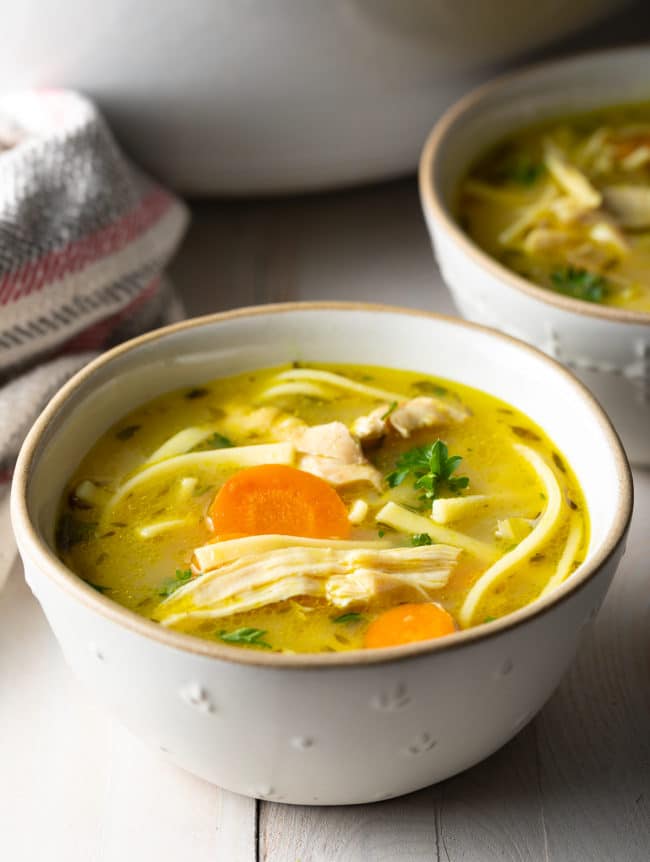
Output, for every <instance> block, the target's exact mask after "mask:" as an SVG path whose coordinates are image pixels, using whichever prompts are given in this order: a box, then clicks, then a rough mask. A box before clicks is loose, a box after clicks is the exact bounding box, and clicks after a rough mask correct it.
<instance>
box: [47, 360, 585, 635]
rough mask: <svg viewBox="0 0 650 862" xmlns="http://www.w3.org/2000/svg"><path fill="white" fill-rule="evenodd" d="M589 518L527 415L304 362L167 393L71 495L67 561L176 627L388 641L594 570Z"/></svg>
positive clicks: (433, 629)
mask: <svg viewBox="0 0 650 862" xmlns="http://www.w3.org/2000/svg"><path fill="white" fill-rule="evenodd" d="M587 539H588V519H587V513H586V511H585V508H584V501H583V497H582V494H581V492H580V489H579V487H578V485H577V484H576V480H575V478H574V476H573V474H572V472H571V469H570V466H569V465H568V464H567V463H566V462H565V460H564V458H563V456H562V454H561V453H559V452H558V451H557V449H556V448H555V447H554V446H553V444H552V442H551V441H550V440H549V439H548V437H546V435H545V434H544V432H543V431H542V430H541V429H540V428H538V427H537V426H536V425H534V424H533V423H532V422H531V421H530V420H529V419H528V418H527V417H526V416H524V415H523V414H521V413H520V412H518V411H517V410H515V409H514V408H512V407H510V406H509V405H507V404H504V403H503V402H501V401H499V400H497V399H496V398H493V397H491V396H489V395H486V394H485V393H482V392H479V391H477V390H475V389H470V388H469V387H466V386H461V385H459V384H456V383H449V382H447V381H445V380H437V379H434V378H431V377H427V376H424V375H422V374H420V373H413V372H405V371H396V370H390V369H384V368H376V367H357V366H336V367H334V366H326V365H309V366H307V365H295V366H291V367H282V368H270V369H263V370H260V371H255V372H250V373H247V374H242V375H239V376H237V377H230V378H225V379H219V380H215V381H212V382H210V383H206V384H202V385H200V386H197V387H195V388H189V389H185V390H182V391H177V392H172V393H169V394H166V395H163V396H161V397H159V398H157V399H155V400H153V401H151V402H149V403H148V404H145V405H144V406H142V407H141V408H139V409H137V410H135V411H134V412H132V413H131V414H129V415H128V416H127V417H125V418H124V419H122V420H121V421H119V422H118V423H117V424H116V425H115V426H114V427H113V428H111V429H110V430H109V431H108V432H107V433H106V434H105V435H104V436H103V437H102V438H101V439H100V440H99V441H98V442H97V444H96V445H95V446H94V447H93V449H92V450H91V451H90V452H89V453H88V455H87V456H86V457H85V458H84V459H83V461H82V463H81V464H80V466H79V468H78V469H77V471H76V472H75V475H74V476H73V477H72V479H71V481H70V483H69V486H68V488H67V490H66V494H65V497H64V499H63V501H62V506H61V513H60V518H59V522H58V531H57V546H58V553H59V554H60V556H61V559H62V560H63V561H64V562H65V563H67V564H68V565H69V566H70V568H71V569H72V570H73V571H75V572H76V573H78V575H79V576H80V577H81V578H83V579H84V580H86V581H87V582H88V583H89V584H90V585H91V586H92V587H94V588H95V589H96V590H99V591H100V592H101V593H104V594H105V595H106V596H108V597H110V598H111V599H113V600H115V601H116V602H119V603H121V604H122V605H125V606H126V607H128V608H131V609H132V610H134V611H136V612H137V613H139V614H142V615H143V616H146V617H149V618H150V619H152V620H155V621H157V622H158V623H159V624H160V625H162V626H167V627H170V628H173V629H178V630H180V631H184V632H189V633H191V634H194V635H197V636H199V637H202V638H207V639H210V640H216V641H219V642H221V643H227V644H232V645H236V646H240V647H242V648H247V649H266V650H277V651H284V652H291V651H295V652H323V651H338V650H349V649H357V648H375V647H381V646H389V645H396V644H401V643H407V642H409V641H414V640H422V639H428V638H433V637H439V636H441V635H447V634H450V633H452V632H454V631H455V630H457V629H460V628H466V627H470V626H476V625H482V624H485V623H486V622H489V621H491V620H494V619H497V618H499V617H501V616H503V615H504V614H507V613H509V612H511V611H513V610H515V609H517V608H520V607H522V606H524V605H526V604H527V603H528V602H530V601H532V600H533V599H535V598H537V597H538V596H540V595H542V594H544V593H545V592H547V591H549V590H552V589H553V588H554V587H555V586H557V585H558V584H559V583H561V581H562V580H563V579H564V578H565V577H567V576H568V575H569V574H570V573H571V572H572V571H573V570H574V569H575V567H576V566H577V565H578V563H579V562H580V561H581V560H582V558H583V555H584V553H585V548H586V545H587Z"/></svg>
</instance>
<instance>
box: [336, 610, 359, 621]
mask: <svg viewBox="0 0 650 862" xmlns="http://www.w3.org/2000/svg"><path fill="white" fill-rule="evenodd" d="M362 619H363V616H362V615H361V614H357V613H354V612H350V613H348V614H341V615H340V616H338V617H332V622H333V623H358V622H361V620H362Z"/></svg>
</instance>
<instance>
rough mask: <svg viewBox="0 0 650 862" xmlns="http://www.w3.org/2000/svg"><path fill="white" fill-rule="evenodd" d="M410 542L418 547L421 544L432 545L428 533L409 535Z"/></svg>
mask: <svg viewBox="0 0 650 862" xmlns="http://www.w3.org/2000/svg"><path fill="white" fill-rule="evenodd" d="M411 544H412V545H413V547H414V548H419V547H421V546H422V545H433V539H432V538H431V536H430V535H429V534H428V533H415V534H414V535H413V536H411Z"/></svg>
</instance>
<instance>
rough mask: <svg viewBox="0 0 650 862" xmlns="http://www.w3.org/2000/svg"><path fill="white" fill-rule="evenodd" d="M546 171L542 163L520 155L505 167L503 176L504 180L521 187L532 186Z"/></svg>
mask: <svg viewBox="0 0 650 862" xmlns="http://www.w3.org/2000/svg"><path fill="white" fill-rule="evenodd" d="M544 171H545V168H544V165H543V164H542V162H537V161H533V159H531V158H530V156H525V155H520V156H518V157H517V158H515V159H512V160H511V161H510V162H509V163H508V164H507V165H506V166H505V167H504V171H503V176H504V179H507V180H510V182H512V183H516V184H517V185H519V186H532V185H534V184H535V183H536V182H537V180H538V179H539V178H540V177H541V176H542V175H543V173H544Z"/></svg>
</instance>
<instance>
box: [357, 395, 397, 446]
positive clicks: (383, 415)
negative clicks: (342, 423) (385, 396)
mask: <svg viewBox="0 0 650 862" xmlns="http://www.w3.org/2000/svg"><path fill="white" fill-rule="evenodd" d="M389 411H390V407H389V405H388V404H380V405H379V407H377V408H376V409H375V410H373V411H372V412H371V413H368V414H367V415H366V416H359V417H357V419H355V420H354V422H353V423H352V433H353V434H354V436H355V437H357V439H359V440H361V441H362V442H363V443H372V442H373V441H374V440H381V438H382V437H384V436H385V434H386V432H387V431H388V421H387V417H388V413H389Z"/></svg>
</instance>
